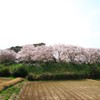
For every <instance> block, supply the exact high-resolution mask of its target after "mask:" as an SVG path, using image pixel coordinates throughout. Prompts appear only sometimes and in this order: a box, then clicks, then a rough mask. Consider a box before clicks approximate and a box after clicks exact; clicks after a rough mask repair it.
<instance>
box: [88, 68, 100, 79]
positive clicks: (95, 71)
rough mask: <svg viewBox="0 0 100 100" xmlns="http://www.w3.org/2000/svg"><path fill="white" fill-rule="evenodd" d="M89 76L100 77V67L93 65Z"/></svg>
mask: <svg viewBox="0 0 100 100" xmlns="http://www.w3.org/2000/svg"><path fill="white" fill-rule="evenodd" d="M89 76H90V78H93V79H100V67H98V66H92V67H91V68H90V74H89Z"/></svg>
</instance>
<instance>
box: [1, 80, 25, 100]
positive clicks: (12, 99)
mask: <svg viewBox="0 0 100 100" xmlns="http://www.w3.org/2000/svg"><path fill="white" fill-rule="evenodd" d="M24 83H25V81H24V82H20V83H17V84H15V85H13V86H11V87H9V88H7V89H5V90H3V91H2V92H1V93H0V100H17V99H16V97H17V94H18V93H19V91H20V89H21V88H22V86H23V84H24Z"/></svg>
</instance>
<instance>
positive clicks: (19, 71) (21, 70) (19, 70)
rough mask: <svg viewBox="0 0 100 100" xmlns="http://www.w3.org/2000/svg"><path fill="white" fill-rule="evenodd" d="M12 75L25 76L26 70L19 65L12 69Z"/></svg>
mask: <svg viewBox="0 0 100 100" xmlns="http://www.w3.org/2000/svg"><path fill="white" fill-rule="evenodd" d="M12 75H13V76H14V77H26V76H27V75H28V72H27V70H26V69H25V68H24V67H19V68H16V69H14V70H13V72H12Z"/></svg>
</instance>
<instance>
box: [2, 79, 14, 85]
mask: <svg viewBox="0 0 100 100" xmlns="http://www.w3.org/2000/svg"><path fill="white" fill-rule="evenodd" d="M10 80H12V79H11V78H0V84H1V83H3V82H7V81H10Z"/></svg>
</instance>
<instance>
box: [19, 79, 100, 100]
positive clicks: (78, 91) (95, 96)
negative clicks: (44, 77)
mask: <svg viewBox="0 0 100 100" xmlns="http://www.w3.org/2000/svg"><path fill="white" fill-rule="evenodd" d="M18 100H100V81H96V80H80V81H40V82H39V81H38V82H28V83H27V84H25V85H24V86H23V88H22V90H21V91H20V94H19V98H18Z"/></svg>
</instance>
